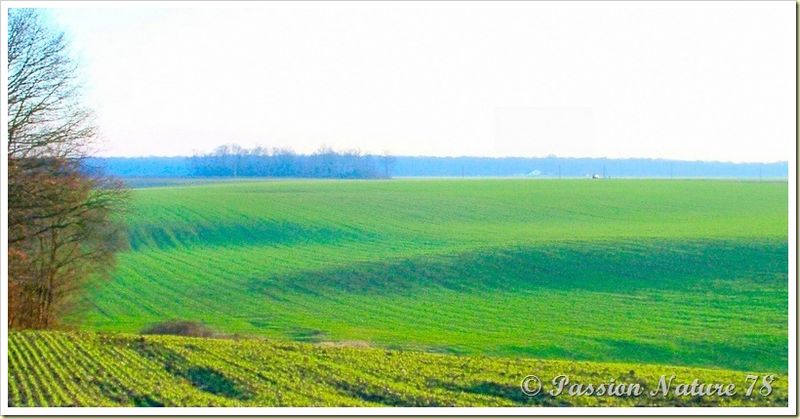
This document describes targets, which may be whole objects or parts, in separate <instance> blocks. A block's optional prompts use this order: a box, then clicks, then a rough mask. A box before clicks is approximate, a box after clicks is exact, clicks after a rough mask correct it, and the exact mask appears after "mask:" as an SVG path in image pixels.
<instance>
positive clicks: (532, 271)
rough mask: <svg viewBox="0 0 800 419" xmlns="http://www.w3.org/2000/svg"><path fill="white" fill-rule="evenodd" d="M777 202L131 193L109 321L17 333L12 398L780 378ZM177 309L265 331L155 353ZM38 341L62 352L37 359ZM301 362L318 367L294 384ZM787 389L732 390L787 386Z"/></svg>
mask: <svg viewBox="0 0 800 419" xmlns="http://www.w3.org/2000/svg"><path fill="white" fill-rule="evenodd" d="M787 208H788V202H787V184H786V182H737V181H705V180H680V181H678V180H674V181H673V180H603V181H591V180H582V179H581V180H577V179H576V180H527V179H526V180H509V179H494V180H489V179H482V180H387V181H319V180H294V181H248V182H222V183H207V182H203V183H201V184H193V185H184V184H175V185H169V186H163V187H150V188H143V189H135V190H134V191H133V200H132V205H131V208H130V210H129V211H128V212H127V214H126V215H125V216H124V217H125V222H126V223H127V225H128V226H129V237H130V245H131V246H130V249H129V250H128V251H126V252H124V253H122V254H120V255H119V259H118V265H117V267H116V269H115V270H114V272H113V274H112V275H111V277H110V278H108V279H106V280H103V281H101V282H99V283H97V284H96V286H95V287H93V288H92V289H90V290H88V293H87V297H86V300H85V304H83V305H82V306H81V307H80V308H79V309H77V310H76V311H75V312H74V313H73V314H72V315H71V316H70V317H69V318H68V319H67V320H68V322H67V323H68V326H71V327H73V328H78V329H81V330H86V331H90V332H100V333H99V334H93V333H83V334H80V335H74V336H72V335H61V334H47V333H44V334H39V335H37V334H34V333H15V334H12V336H11V348H12V349H11V358H10V364H9V368H10V371H9V372H10V374H11V377H12V380H11V381H12V388H11V391H12V393H11V394H10V396H11V400H12V401H13V402H14V403H15V404H16V405H52V404H59V405H71V404H78V405H86V404H93V403H99V404H109V405H113V404H123V405H137V404H147V403H151V404H165V405H209V404H211V405H231V404H233V405H236V404H245V405H265V406H266V405H361V404H371V403H375V404H383V405H506V404H516V405H519V404H534V405H547V404H556V405H559V404H576V405H594V404H608V403H612V404H621V405H630V404H635V405H638V404H653V403H655V404H669V405H676V404H677V405H681V404H694V405H698V404H712V405H713V404H716V403H717V402H719V400H716V401H715V400H711V399H703V400H694V401H686V400H683V401H681V400H671V401H670V400H667V401H662V402H651V401H646V400H627V399H625V400H620V399H613V400H611V401H609V400H605V399H602V398H600V399H596V398H588V399H585V400H583V399H581V400H577V399H575V398H567V399H559V400H550V399H536V398H534V399H528V398H526V397H522V396H521V393H520V392H519V388H518V387H519V382H520V379H521V377H524V376H525V375H528V374H530V373H536V372H537V371H538V372H543V373H544V375H547V374H550V373H556V371H557V370H559V369H562V370H563V369H569V370H570V371H572V372H573V373H574V374H575V375H576V376H578V377H580V376H583V377H595V378H596V377H605V376H606V375H609V374H610V375H611V376H615V377H616V376H620V377H621V376H622V374H633V375H634V376H636V377H650V378H652V377H653V376H657V375H660V374H661V373H668V372H669V371H672V370H674V369H675V368H678V367H674V366H683V367H691V368H710V369H703V370H685V372H686V373H687V375H691V374H699V377H700V378H701V379H703V380H715V379H720V377H723V378H731V377H735V378H736V380H738V381H741V377H743V375H744V374H746V373H747V372H760V373H769V374H777V375H779V376H782V377H785V374H786V373H787V367H788V333H787V328H788V282H787V281H788V242H787V230H788V218H787ZM172 319H179V320H196V321H202V322H204V323H206V324H207V325H209V326H210V327H211V328H213V329H214V330H216V331H217V332H219V333H220V334H223V335H227V336H238V337H249V338H255V339H243V340H241V341H232V340H225V339H209V340H205V341H204V340H202V339H193V340H191V342H190V341H189V340H181V339H186V338H168V337H163V338H157V337H148V338H147V342H151V343H152V345H155V346H156V347H158V348H161V349H158V350H156V352H157V353H151V352H150V350H149V349H142V348H140V347H138V346H137V345H139V346H141V345H140V344H139V343H136V342H139V340H138V338H136V337H135V336H133V335H130V334H136V333H139V332H140V331H141V330H142V329H144V328H146V327H147V326H149V325H151V324H154V323H159V322H163V321H166V320H172ZM120 333H122V334H121V335H120ZM126 334H128V335H126ZM262 338H268V340H266V341H265V340H263V339H262ZM298 341H299V342H305V343H302V344H301V343H296V342H298ZM292 342H295V343H292ZM147 345H150V343H148V344H147ZM147 345H145V346H147ZM137 348H138V349H137ZM197 348H200V349H197ZM387 350H388V351H389V352H387ZM262 351H263V354H267V355H264V356H263V357H262V356H261V355H259V354H262ZM240 354H243V355H242V356H243V358H240ZM278 354H280V356H278ZM276 356H277V357H278V358H281V359H282V361H281V362H277V361H275V362H276V363H275V364H274V365H273V363H272V362H270V361H268V360H267V359H276V358H275V357H276ZM48 357H55V358H58V359H60V360H63V362H61V361H54V362H55V364H58V365H64V367H63V368H64V369H63V370H58V369H51V368H48V367H46V366H45V365H43V364H42V363H40V362H39V361H37V360H41V359H49V358H48ZM173 358H174V359H175V360H177V361H175V362H177V363H178V364H179V365H178V366H170V365H171V362H172V361H165V359H173ZM284 358H285V359H284ZM592 362H600V363H601V364H595V363H592ZM616 363H625V364H616ZM150 364H152V365H150ZM428 365H430V366H428ZM466 365H468V366H469V368H467V367H465V366H466ZM669 365H672V366H669ZM144 366H147V367H146V368H145V367H144ZM462 367H463V368H462ZM70 368H71V369H70ZM464 368H467V369H464ZM198 369H199V370H198ZM95 370H97V371H102V374H100V375H98V374H95V373H93V372H92V371H95ZM190 370H191V371H195V372H196V371H201V375H200V376H199V377H201V378H202V377H205V378H204V379H198V378H196V377H194V378H192V377H190V376H189V375H187V374H189V372H187V371H190ZM70 371H73V372H70ZM203 371H204V372H203ZM340 373H341V374H345V373H346V374H349V375H343V376H341V377H340V379H338V381H337V378H336V377H339V376H340ZM351 373H352V374H351ZM47 374H50V377H47ZM75 374H78V375H75ZM81 374H82V375H81ZM203 374H205V375H203ZM442 374H445V375H447V374H455V376H454V377H455V378H454V377H448V378H446V379H445V378H443V376H442ZM128 375H131V377H135V380H136V381H135V382H128V381H125V378H124V377H126V376H128ZM553 375H555V374H553ZM84 376H85V377H86V379H83V378H80V377H84ZM307 376H308V377H318V378H319V383H318V384H319V386H316V387H313V389H310V390H305V389H302V390H301V389H299V388H298V387H297V386H298V385H300V384H301V382H302V383H305V382H306V381H307V379H305V378H299V377H307ZM37 377H39V378H37ZM75 377H78V378H77V381H75ZM170 377H171V378H170ZM436 377H438V378H436ZM132 379H133V378H132ZM316 379H317V378H313V379H311V380H312V381H314V380H316ZM437 379H438V380H440V381H436V380H437ZM70 380H72V381H70ZM86 380H90V381H89V382H88V384H87V381H86ZM170 380H171V381H170ZM203 380H206V381H208V383H211V384H207V385H217V384H219V383H223V384H225V383H227V384H225V385H226V386H233V387H235V388H240V387H241V388H242V389H244V390H242V391H244V392H245V393H246V394H247V397H246V398H241V397H238V396H236V397H234V396H230V395H225V394H223V395H219V394H216V393H214V391H210V390H209V389H208V388H205V387H203V386H204V385H206V384H202V382H203ZM231 380H232V381H231ZM442 380H444V381H442ZM448 380H449V381H448ZM648 380H649V379H648ZM738 381H737V382H738ZM57 383H63V385H64V386H66V387H62V389H61V390H59V384H57ZM158 383H169V385H167V384H164V387H158V385H159V384H158ZM198 383H199V384H198ZM214 383H217V384H214ZM232 383H233V384H232ZM236 383H238V384H236ZM384 384H385V385H384ZM220 385H222V384H220ZM783 385H785V384H783ZM139 386H141V387H139ZM148 386H149V387H148ZM153 386H156V387H153ZM193 386H194V387H198V386H200V387H199V388H193ZM237 386H238V387H237ZM86 387H90V388H93V389H91V390H89V389H86ZM223 387H224V386H223ZM233 387H232V388H233ZM226 388H227V387H226ZM136 389H141V390H136ZM231 391H233V390H231ZM237 391H238V390H237ZM783 391H784V393H785V387H784V390H783ZM14 392H16V393H14ZM245 393H243V394H245ZM78 394H86V396H85V398H83V399H81V400H78V399H77V397H78ZM229 396H230V397H229ZM81 397H83V396H81ZM237 397H238V398H237ZM781 397H782V396H780V393H778V396H776V398H774V399H771V400H768V401H764V400H761V401H759V400H749V401H748V400H745V399H730V400H727V401H725V402H724V403H730V404H734V405H738V404H748V403H751V404H762V405H763V404H779V405H780V404H783V405H785V404H786V400H785V398H783V399H782V398H781Z"/></svg>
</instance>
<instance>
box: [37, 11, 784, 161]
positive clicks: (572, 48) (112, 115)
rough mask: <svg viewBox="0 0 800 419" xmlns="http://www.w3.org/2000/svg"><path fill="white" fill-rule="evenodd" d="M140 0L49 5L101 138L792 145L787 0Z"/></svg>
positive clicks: (307, 145) (133, 145)
mask: <svg viewBox="0 0 800 419" xmlns="http://www.w3.org/2000/svg"><path fill="white" fill-rule="evenodd" d="M150 4H152V6H149V7H151V8H149V9H143V8H140V7H136V8H130V7H128V8H122V9H119V8H94V9H89V8H68V9H56V10H52V11H51V16H52V18H53V22H54V23H55V24H56V25H58V26H59V27H60V28H61V29H63V30H64V31H65V32H66V33H67V34H68V36H69V38H70V39H71V43H72V47H73V50H74V52H75V56H76V58H78V60H79V62H80V63H81V65H82V70H81V71H82V75H83V79H84V80H85V84H86V98H87V101H88V103H89V105H90V106H92V107H93V108H94V110H95V112H96V114H97V123H98V125H99V126H100V129H101V132H102V136H103V139H104V141H105V143H104V146H103V148H102V150H101V153H100V154H102V155H115V156H137V155H187V154H191V153H192V151H193V150H202V151H207V150H210V149H211V148H213V147H214V146H217V145H220V144H222V143H227V142H237V143H239V144H242V145H245V146H252V145H256V144H261V145H265V146H270V147H272V146H288V147H291V148H293V149H295V150H296V151H299V152H310V151H313V150H315V149H316V148H317V147H319V146H320V145H323V144H325V145H329V146H332V147H334V148H337V149H344V148H358V149H361V150H362V151H366V152H375V153H379V152H383V151H384V150H386V151H390V152H391V153H393V154H398V155H438V156H446V155H451V156H457V155H473V156H512V155H513V156H544V155H548V154H555V155H559V156H576V157H582V156H589V157H600V156H605V157H661V158H676V159H689V160H697V159H704V160H724V161H776V160H787V159H789V157H790V155H791V154H792V153H794V147H795V145H794V144H795V143H794V141H795V26H794V25H795V22H794V19H795V4H794V3H793V2H760V3H746V2H708V3H697V2H664V3H656V2H643V3H628V2H617V3H605V4H596V3H590V2H566V3H544V2H532V3H525V2H512V3H501V4H488V3H479V2H467V3H432V4H431V3H422V2H407V3H338V4H331V3H327V2H312V3H264V4H250V5H248V6H246V7H247V8H242V7H236V8H231V9H225V8H224V7H225V6H224V5H216V6H218V8H210V7H201V8H185V7H181V8H157V7H158V5H157V4H155V3H150Z"/></svg>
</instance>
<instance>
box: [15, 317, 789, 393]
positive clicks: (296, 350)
mask: <svg viewBox="0 0 800 419" xmlns="http://www.w3.org/2000/svg"><path fill="white" fill-rule="evenodd" d="M531 374H538V376H539V377H540V378H541V380H543V384H544V385H543V388H542V391H541V392H540V393H539V394H537V395H535V396H533V397H528V396H526V395H525V394H523V392H522V391H521V389H520V383H521V382H522V380H523V378H524V377H526V376H528V375H531ZM562 374H563V375H566V376H567V377H568V378H569V380H570V383H571V384H582V385H584V386H586V385H589V384H592V385H593V386H595V388H597V387H599V386H600V385H608V384H609V383H612V382H614V383H616V384H625V385H626V386H631V385H638V386H640V388H641V393H640V395H639V396H626V397H622V396H615V397H610V396H608V395H602V396H598V395H597V394H593V395H582V396H572V395H569V394H568V393H569V386H565V389H564V390H563V391H562V392H561V393H560V394H559V393H551V392H553V391H555V390H556V388H557V387H556V386H554V385H553V384H552V378H554V377H557V376H559V375H562ZM662 375H664V376H666V377H671V376H672V375H675V379H674V381H673V382H672V386H670V387H669V390H668V391H667V395H666V396H664V394H663V393H658V392H656V393H655V395H653V396H650V392H651V391H654V390H657V389H658V388H659V385H658V383H659V379H660V377H661V376H662ZM9 376H10V380H9V385H10V386H9V402H10V405H11V406H608V405H615V406H717V405H720V406H786V405H787V404H788V392H787V380H786V376H785V375H776V376H774V377H772V378H774V380H773V381H772V382H771V385H770V386H771V388H772V391H771V393H770V394H769V395H767V396H762V394H761V393H760V390H761V388H762V385H763V381H761V380H763V379H762V378H760V377H762V376H763V374H759V379H758V380H757V382H756V383H755V385H754V387H753V389H752V392H751V394H750V396H747V389H748V388H749V387H750V385H751V384H752V381H748V380H747V379H746V374H744V373H742V372H737V371H726V370H709V369H697V368H683V367H674V366H658V367H652V366H647V365H641V364H617V363H612V364H609V363H591V362H568V361H539V360H532V359H523V358H495V357H486V356H479V355H477V356H456V355H444V354H430V353H424V352H413V351H390V350H384V349H378V348H360V347H359V348H355V347H347V346H337V347H332V346H324V345H310V344H303V343H290V342H275V341H265V340H261V339H243V340H231V339H199V338H185V337H167V336H146V337H141V336H135V335H119V334H113V335H105V334H93V333H86V332H82V333H63V332H12V333H11V334H10V335H9ZM695 378H697V379H699V380H700V381H701V382H703V383H705V384H723V385H724V384H728V383H730V384H734V385H735V386H736V394H735V395H734V396H732V397H721V396H704V397H694V396H676V395H675V391H676V390H677V388H678V386H679V385H680V384H688V383H690V382H691V381H692V380H693V379H695ZM667 379H668V378H667ZM612 380H613V381H612ZM584 388H585V387H584ZM616 388H617V389H619V387H616ZM620 392H621V393H622V394H625V393H626V392H625V390H621V391H620ZM554 394H556V395H555V396H554Z"/></svg>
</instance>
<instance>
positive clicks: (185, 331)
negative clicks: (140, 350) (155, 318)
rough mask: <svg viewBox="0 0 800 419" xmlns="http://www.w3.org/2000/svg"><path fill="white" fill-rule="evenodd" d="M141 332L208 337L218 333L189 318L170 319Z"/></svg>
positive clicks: (145, 333)
mask: <svg viewBox="0 0 800 419" xmlns="http://www.w3.org/2000/svg"><path fill="white" fill-rule="evenodd" d="M141 334H143V335H177V336H194V337H201V338H208V337H213V336H215V335H216V333H214V331H213V330H211V329H210V328H209V327H208V326H206V325H205V324H203V323H201V322H196V321H188V320H169V321H166V322H161V323H156V324H153V325H150V326H148V327H146V328H144V329H142V331H141Z"/></svg>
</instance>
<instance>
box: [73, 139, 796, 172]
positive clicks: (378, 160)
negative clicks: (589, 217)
mask: <svg viewBox="0 0 800 419" xmlns="http://www.w3.org/2000/svg"><path fill="white" fill-rule="evenodd" d="M85 167H86V168H87V170H89V171H94V170H102V171H104V172H105V173H107V174H110V175H113V176H117V177H121V178H130V177H165V178H166V177H287V178H336V179H369V178H389V177H479V176H480V177H542V178H559V177H563V178H574V177H591V176H594V175H598V176H600V177H605V178H636V177H646V178H737V179H760V178H763V179H774V178H786V177H788V163H787V162H775V163H730V162H706V161H681V160H662V159H606V158H565V157H555V156H548V157H504V158H491V157H418V156H388V155H371V154H362V153H359V152H357V151H343V152H337V151H334V150H332V149H330V148H321V149H320V150H318V151H317V152H315V153H312V154H297V153H294V152H292V151H290V150H286V149H266V148H262V147H257V148H252V149H247V148H242V147H239V146H236V145H226V146H221V147H218V148H216V149H215V150H214V151H212V152H210V153H207V154H197V155H194V156H189V157H107V158H89V159H86V160H85Z"/></svg>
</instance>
